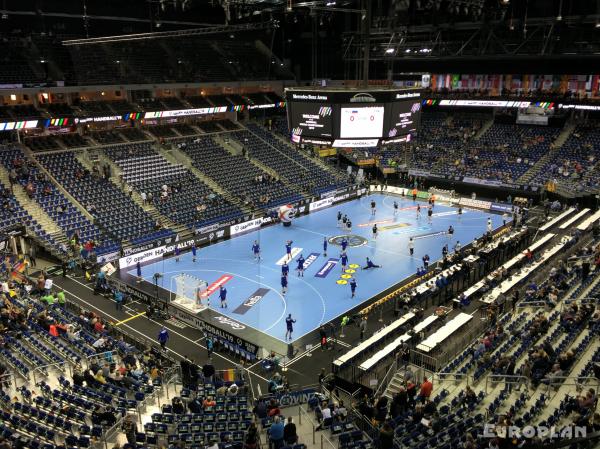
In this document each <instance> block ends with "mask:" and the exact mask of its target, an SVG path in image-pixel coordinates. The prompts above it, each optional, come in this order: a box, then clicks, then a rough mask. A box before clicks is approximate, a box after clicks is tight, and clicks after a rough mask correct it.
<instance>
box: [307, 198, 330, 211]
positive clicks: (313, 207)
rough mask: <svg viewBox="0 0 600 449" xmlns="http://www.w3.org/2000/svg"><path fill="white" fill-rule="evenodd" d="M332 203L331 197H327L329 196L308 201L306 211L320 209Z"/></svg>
mask: <svg viewBox="0 0 600 449" xmlns="http://www.w3.org/2000/svg"><path fill="white" fill-rule="evenodd" d="M332 204H333V198H332V197H329V198H325V199H322V200H318V201H313V202H312V203H310V204H309V205H308V211H309V212H312V211H315V210H318V209H322V208H324V207H329V206H331V205H332Z"/></svg>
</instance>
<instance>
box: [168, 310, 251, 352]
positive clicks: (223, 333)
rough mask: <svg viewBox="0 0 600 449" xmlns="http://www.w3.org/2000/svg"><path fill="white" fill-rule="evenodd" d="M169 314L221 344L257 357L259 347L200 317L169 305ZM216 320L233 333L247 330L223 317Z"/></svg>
mask: <svg viewBox="0 0 600 449" xmlns="http://www.w3.org/2000/svg"><path fill="white" fill-rule="evenodd" d="M169 314H170V315H172V316H174V317H175V318H177V319H178V320H180V321H183V322H184V323H186V324H188V325H190V326H192V327H194V328H196V329H200V330H201V331H203V332H205V333H206V334H209V335H210V336H211V337H213V338H214V339H216V340H218V341H219V343H221V344H227V345H235V346H238V347H239V348H241V349H242V350H244V351H246V352H248V353H250V354H253V355H256V353H257V352H258V346H256V345H255V344H253V343H250V342H249V341H246V340H244V339H243V338H241V337H239V336H237V335H234V334H232V333H231V332H228V331H227V330H225V329H221V328H219V327H216V326H214V325H212V324H211V323H207V322H206V321H204V320H203V319H201V318H200V315H194V314H192V313H189V312H186V311H184V310H183V309H180V308H179V307H176V306H173V305H169ZM214 320H215V322H216V323H219V324H220V325H222V326H223V327H226V328H227V329H229V330H231V331H240V330H243V329H246V326H244V325H243V324H241V323H238V322H237V321H235V320H233V319H231V318H228V317H225V316H222V315H218V316H216V317H214Z"/></svg>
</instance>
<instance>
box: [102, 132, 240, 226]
mask: <svg viewBox="0 0 600 449" xmlns="http://www.w3.org/2000/svg"><path fill="white" fill-rule="evenodd" d="M105 151H106V154H107V155H108V157H110V158H111V159H112V160H114V161H115V162H116V164H117V165H118V166H119V167H120V168H121V169H122V176H123V180H124V181H125V182H126V183H127V184H129V185H131V186H133V187H134V188H135V189H136V190H137V191H138V192H140V193H141V192H144V193H146V195H148V194H149V193H152V197H153V204H154V205H155V206H156V208H157V209H158V210H159V211H160V212H161V213H162V214H163V215H165V216H167V217H169V218H170V219H172V220H174V221H176V222H179V223H182V224H185V225H186V226H188V227H190V228H194V226H202V225H205V224H209V223H212V222H216V221H221V220H228V219H232V218H237V217H240V216H241V211H240V210H239V209H238V208H237V207H236V206H235V205H233V204H231V203H229V202H228V201H227V200H225V199H224V198H222V197H221V196H220V195H218V194H217V193H216V192H214V191H213V190H211V189H210V188H209V187H208V186H206V185H205V184H203V183H202V182H201V181H200V180H199V179H198V178H196V177H195V176H194V174H193V173H190V171H189V170H187V169H186V168H185V167H184V166H182V165H175V164H172V163H170V162H169V161H167V160H166V159H165V158H164V157H163V156H161V155H160V154H158V153H156V151H154V150H153V149H152V147H151V146H150V145H149V144H137V145H121V146H117V147H110V148H107V149H106V150H105ZM165 187H166V189H165ZM204 206H206V207H204ZM198 207H200V208H201V209H202V210H201V211H199V210H198V209H197V208H198Z"/></svg>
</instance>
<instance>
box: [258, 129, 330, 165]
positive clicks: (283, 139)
mask: <svg viewBox="0 0 600 449" xmlns="http://www.w3.org/2000/svg"><path fill="white" fill-rule="evenodd" d="M257 125H260V123H258V122H257ZM272 134H273V136H274V137H276V138H277V140H279V141H280V142H281V143H283V144H284V145H287V146H288V147H290V148H293V149H294V151H298V150H297V149H296V148H295V147H294V146H293V145H291V144H290V141H289V139H288V138H287V136H284V135H283V134H280V133H278V132H273V133H272ZM259 137H260V136H259ZM310 160H311V161H313V162H314V163H316V164H317V165H319V166H320V167H321V168H322V169H324V170H327V171H329V172H332V173H333V172H335V174H337V175H339V170H337V169H336V168H334V167H332V166H331V165H328V164H327V163H325V162H324V161H323V160H322V159H321V158H320V157H315V158H313V157H311V158H310Z"/></svg>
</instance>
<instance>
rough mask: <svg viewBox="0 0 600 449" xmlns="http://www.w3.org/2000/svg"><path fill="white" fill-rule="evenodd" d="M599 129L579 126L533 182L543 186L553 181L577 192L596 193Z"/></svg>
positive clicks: (599, 175)
mask: <svg viewBox="0 0 600 449" xmlns="http://www.w3.org/2000/svg"><path fill="white" fill-rule="evenodd" d="M599 159H600V128H599V127H598V126H596V125H595V124H586V125H579V126H577V127H576V128H575V130H574V131H573V133H572V134H571V135H570V136H569V137H568V139H567V140H566V142H565V143H564V144H563V146H562V147H561V148H560V149H559V150H558V153H557V154H556V156H555V157H554V158H553V159H552V160H550V161H548V162H547V163H546V164H545V166H544V167H543V168H542V169H541V170H540V171H539V172H538V174H537V175H536V176H535V178H534V179H532V181H531V182H532V183H538V184H544V183H545V182H546V181H549V180H551V179H556V180H557V181H558V182H559V183H561V184H564V185H565V187H568V188H570V189H572V190H575V191H578V192H593V193H595V192H597V191H598V188H599V186H600V165H598V160H599Z"/></svg>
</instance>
